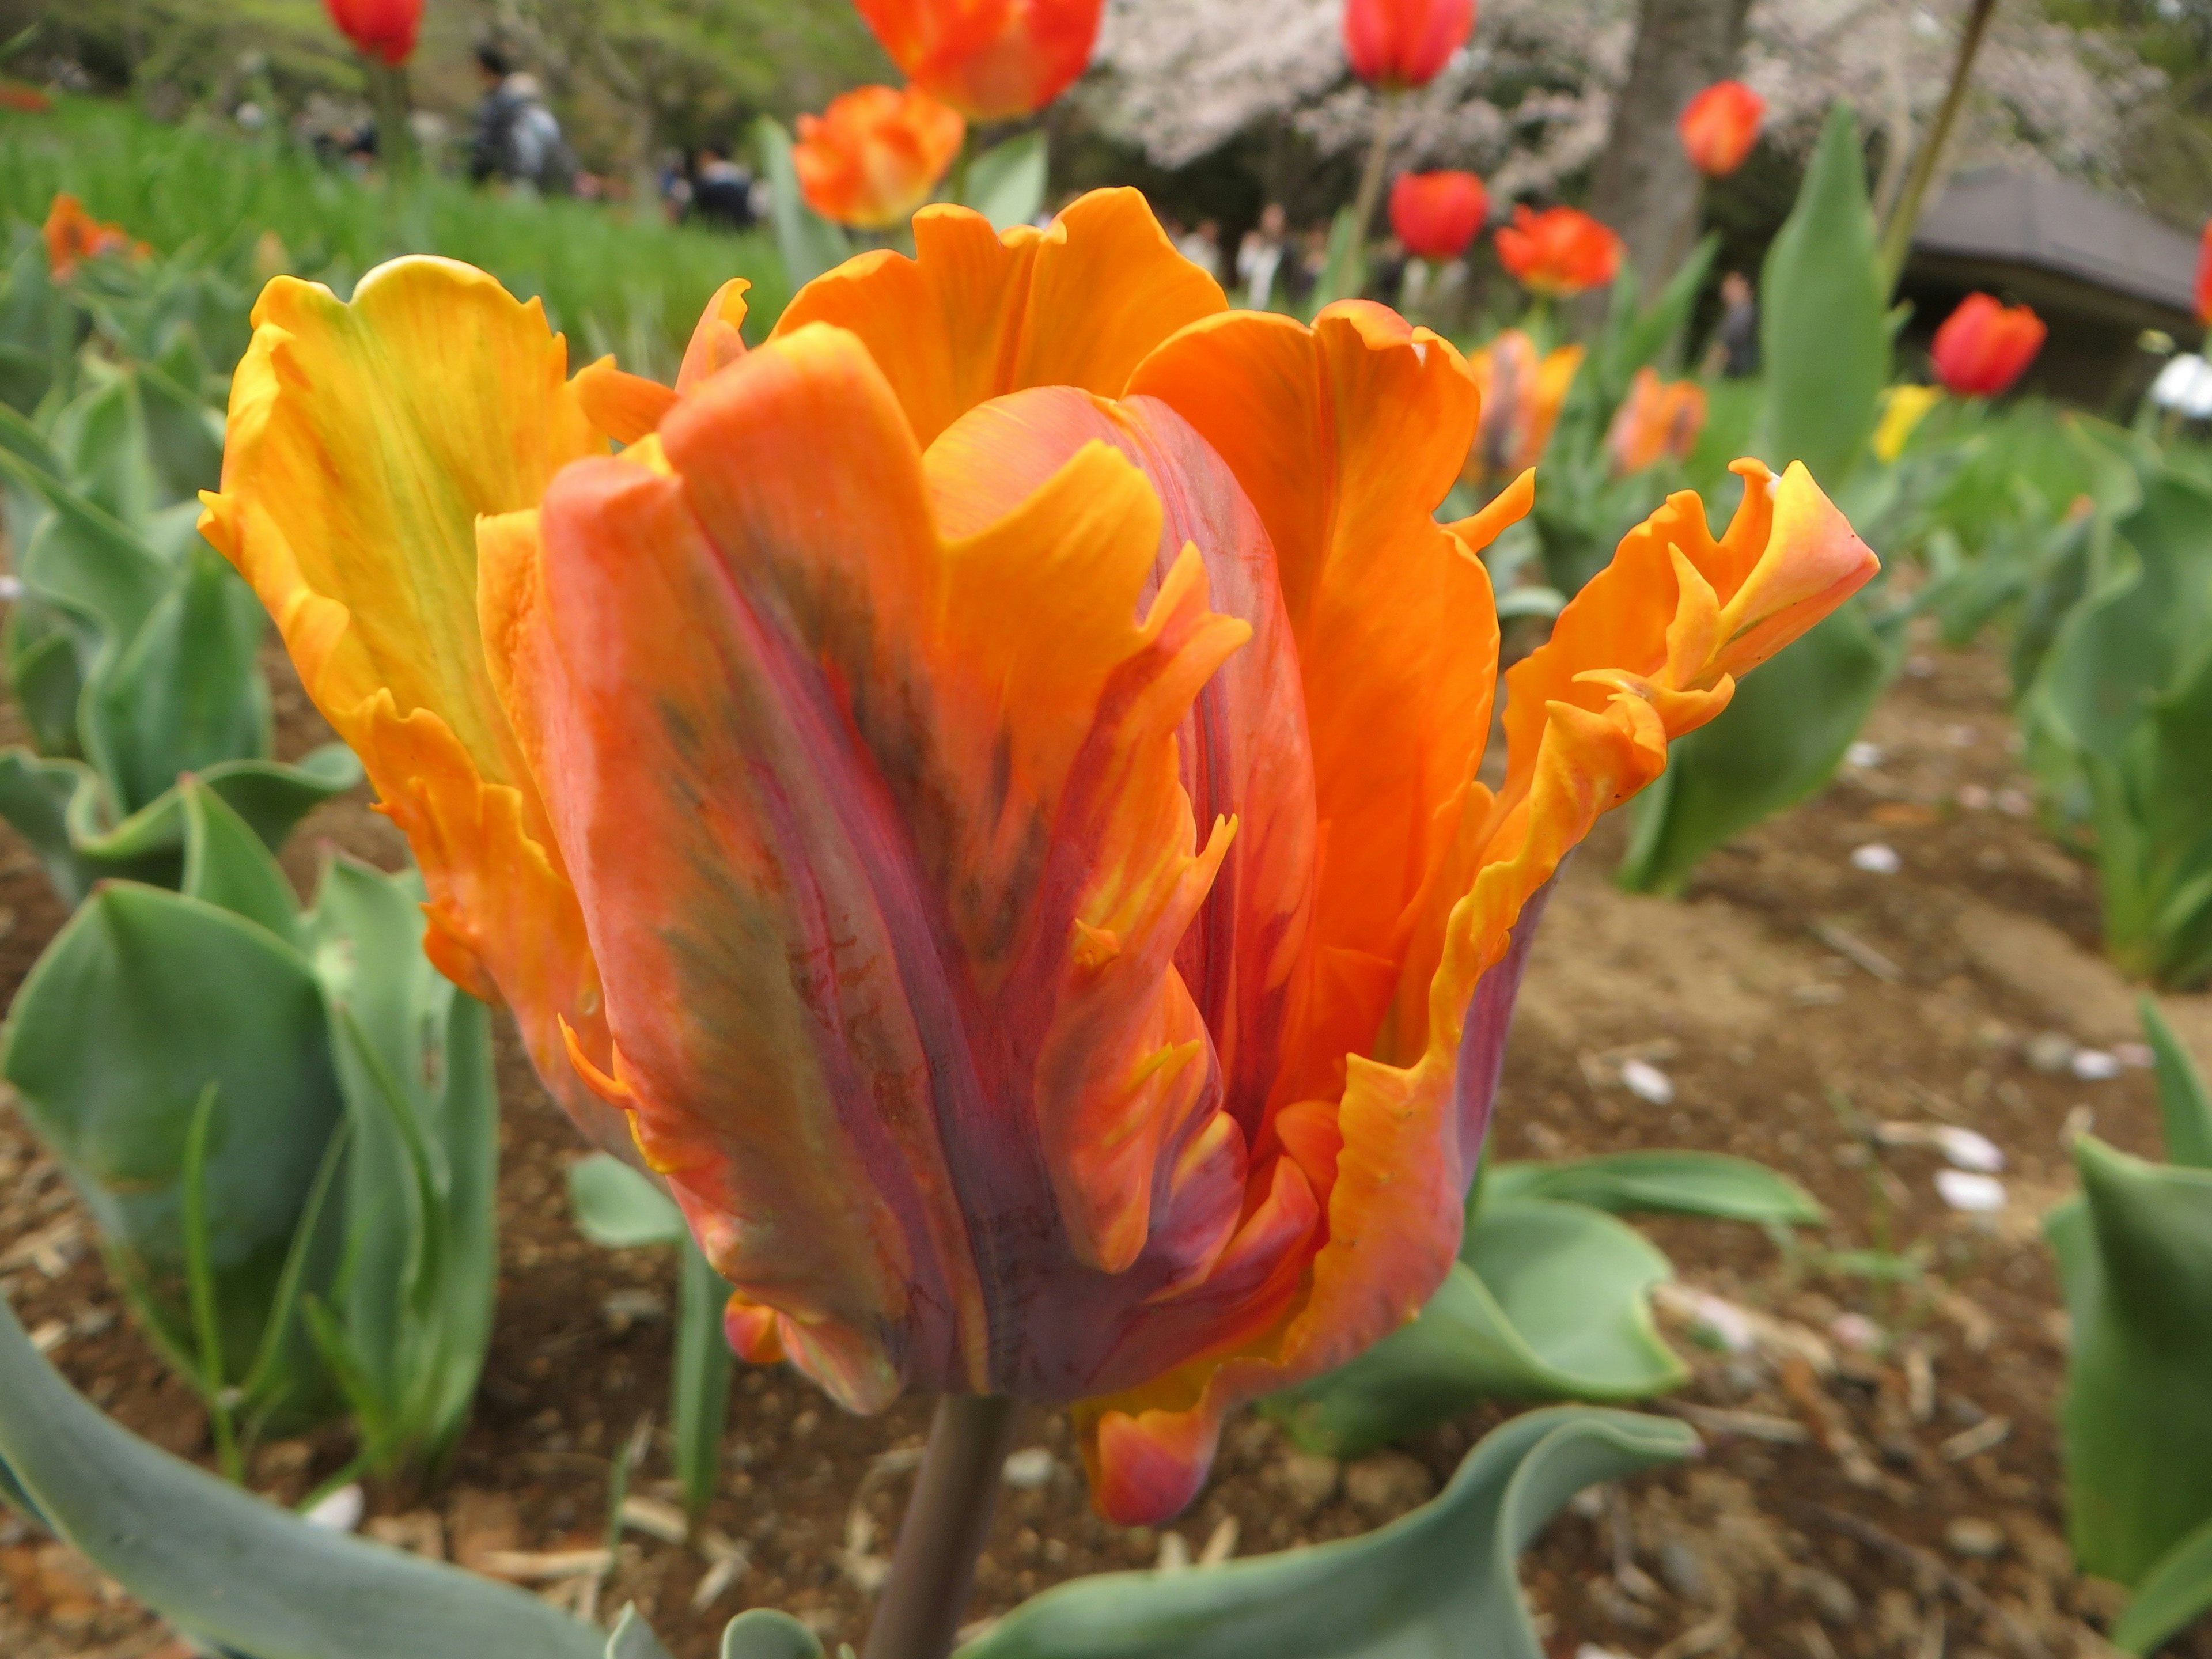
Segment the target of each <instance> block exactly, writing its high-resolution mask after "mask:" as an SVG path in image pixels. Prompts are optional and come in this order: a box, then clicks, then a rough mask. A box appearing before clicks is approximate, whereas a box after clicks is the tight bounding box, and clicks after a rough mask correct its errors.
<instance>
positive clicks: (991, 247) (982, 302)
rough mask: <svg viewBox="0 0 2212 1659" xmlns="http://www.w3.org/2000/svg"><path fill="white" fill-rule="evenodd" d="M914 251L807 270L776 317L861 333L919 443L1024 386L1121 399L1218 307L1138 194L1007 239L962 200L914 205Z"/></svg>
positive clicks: (789, 329) (790, 327) (784, 329)
mask: <svg viewBox="0 0 2212 1659" xmlns="http://www.w3.org/2000/svg"><path fill="white" fill-rule="evenodd" d="M914 240H915V257H914V258H911V259H908V258H905V257H904V256H903V255H902V254H896V253H892V252H888V251H883V252H876V253H872V254H863V255H862V256H861V257H860V258H857V259H853V260H849V261H848V262H847V263H846V264H842V265H840V266H839V267H838V268H837V269H836V270H833V271H831V272H829V274H828V275H826V276H817V277H816V278H815V279H814V281H812V282H811V283H808V284H807V285H806V286H805V288H803V289H799V293H798V294H797V295H794V296H793V299H792V301H791V304H790V305H789V306H787V307H786V308H785V310H784V313H783V316H782V317H781V319H780V320H779V321H778V322H777V324H776V326H775V336H773V337H782V336H785V335H788V334H790V333H793V331H796V330H798V329H800V328H803V327H805V325H807V324H809V323H834V324H836V325H837V326H838V327H840V328H843V329H848V330H850V331H852V332H854V333H855V334H857V335H859V336H860V338H861V340H862V341H863V342H864V343H866V346H867V348H868V353H869V355H870V356H872V357H873V358H874V359H875V360H876V362H877V364H878V367H879V368H881V369H882V370H883V372H884V376H885V377H886V378H887V379H888V380H890V385H891V389H892V391H893V392H895V393H896V395H897V397H898V400H899V404H900V406H901V407H902V409H904V410H905V411H906V416H907V420H908V422H909V423H910V424H911V425H912V427H913V428H914V433H915V437H916V438H917V439H919V440H920V441H921V443H922V444H923V445H924V446H925V447H926V446H927V445H928V444H930V443H931V442H933V441H934V440H935V439H936V437H937V435H938V434H939V433H940V432H942V431H944V430H945V428H946V427H948V426H950V425H951V424H952V422H954V421H955V420H957V419H958V418H959V417H960V416H962V415H963V414H965V413H966V412H967V411H968V410H970V409H973V408H974V407H975V405H976V404H980V403H982V402H985V401H986V400H987V399H989V398H995V397H999V396H1000V395H1001V394H1003V393H1006V392H1018V391H1020V390H1021V389H1023V388H1024V387H1025V386H1075V387H1077V388H1079V389H1080V390H1083V391H1086V392H1098V393H1100V394H1101V395H1102V396H1105V397H1113V396H1115V395H1116V394H1118V393H1119V392H1121V389H1122V386H1123V385H1124V383H1125V382H1127V380H1128V378H1129V374H1130V371H1131V370H1132V369H1133V368H1135V367H1136V366H1137V364H1138V363H1139V362H1140V361H1142V359H1143V358H1144V356H1146V353H1148V352H1149V351H1151V350H1152V348H1153V347H1155V346H1157V345H1158V344H1159V343H1160V342H1161V341H1163V340H1164V339H1166V338H1167V337H1169V336H1170V335H1171V334H1173V333H1174V332H1175V331H1176V330H1177V329H1179V328H1181V327H1182V325H1184V324H1186V323H1188V322H1192V321H1194V320H1196V319H1199V318H1201V317H1208V316H1212V314H1214V313H1217V312H1220V311H1224V310H1225V309H1227V307H1228V301H1227V300H1225V298H1224V297H1223V295H1222V292H1221V285H1220V284H1219V283H1217V282H1215V281H1214V280H1213V278H1212V276H1208V275H1207V274H1206V272H1204V271H1202V270H1200V269H1199V268H1198V267H1197V266H1196V265H1194V264H1191V263H1190V261H1188V259H1186V258H1183V257H1182V255H1181V254H1180V253H1178V252H1176V250H1175V248H1174V246H1173V245H1172V244H1171V243H1170V242H1169V240H1168V239H1167V236H1166V234H1165V233H1164V232H1163V231H1162V230H1161V229H1160V227H1159V223H1158V221H1157V220H1155V219H1154V218H1153V217H1152V210H1151V209H1150V208H1149V207H1147V206H1146V204H1145V198H1144V197H1143V196H1142V195H1140V194H1139V192H1137V191H1133V190H1101V191H1091V193H1090V194H1089V195H1087V196H1085V197H1081V198H1080V199H1079V200H1078V201H1076V202H1075V203H1074V204H1073V205H1071V206H1070V207H1069V208H1067V209H1066V211H1064V212H1063V213H1061V214H1060V216H1059V217H1058V218H1057V219H1055V220H1054V222H1053V225H1052V228H1050V229H1049V230H1045V231H1038V230H1035V229H1032V228H1029V227H1027V226H1016V227H1015V228H1013V229H1012V230H1009V231H1007V232H1006V234H1005V235H1004V236H1000V235H997V234H994V232H993V231H992V229H991V225H990V222H989V221H988V220H987V219H985V218H984V217H983V216H981V214H977V213H973V212H970V211H969V210H967V209H965V208H957V207H944V206H939V207H929V208H924V209H923V210H921V212H920V213H917V214H916V215H915V219H914Z"/></svg>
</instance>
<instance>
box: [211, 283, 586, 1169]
mask: <svg viewBox="0 0 2212 1659" xmlns="http://www.w3.org/2000/svg"><path fill="white" fill-rule="evenodd" d="M253 329H254V331H253V340H252V344H251V345H250V346H249V347H248V348H247V349H246V356H245V358H244V359H243V360H242V361H241V362H240V364H239V366H238V370H237V373H236V374H235V376H234V379H233V380H232V383H231V399H230V419H229V428H228V438H227V441H226V443H225V447H224V451H223V467H222V489H221V490H220V491H217V492H214V493H210V494H206V495H203V496H202V500H203V501H204V502H205V504H206V511H205V512H204V513H203V514H202V516H201V520H200V530H201V532H202V533H203V534H204V535H205V536H206V538H208V540H209V541H210V543H212V544H214V545H215V546H216V548H217V549H218V550H221V551H222V554H223V555H224V556H225V557H227V558H228V559H229V560H230V562H232V563H233V564H234V565H235V566H237V567H238V569H239V572H240V574H242V575H243V576H245V578H246V580H247V581H248V582H250V583H252V586H253V589H254V591H255V592H257V593H258V594H259V595H260V597H261V601H262V603H263V604H264V605H266V606H268V608H269V613H270V616H272V617H275V618H276V626H277V628H278V629H279V630H280V631H281V632H282V634H283V637H284V644H285V647H286V649H287V650H289V652H290V653H291V655H292V660H293V662H294V663H295V665H297V666H298V668H299V671H300V678H301V684H303V685H304V686H305V687H306V688H307V695H308V696H309V697H311V698H312V699H313V702H314V704H315V707H316V708H319V709H320V710H321V711H322V714H323V717H324V718H325V720H329V721H330V723H331V726H333V727H334V728H335V729H336V730H337V733H338V735H339V736H340V737H342V738H344V739H345V740H346V742H347V743H348V744H350V745H351V746H352V748H353V750H354V751H355V752H356V754H358V755H359V756H360V757H361V759H362V765H363V766H364V767H365V768H366V769H368V775H369V778H370V781H372V782H374V785H375V786H376V790H377V793H378V794H379V795H380V796H381V797H382V809H383V811H385V812H386V813H387V814H388V815H389V816H390V817H391V818H392V821H393V823H396V824H398V827H399V828H400V829H401V830H402V831H403V832H404V834H405V835H406V836H407V839H408V842H409V843H410V846H411V847H412V848H414V851H415V856H416V861H417V863H419V864H420V865H421V866H422V878H423V882H424V884H425V886H426V888H427V889H428V894H429V902H428V903H427V904H426V905H425V906H424V907H423V908H424V910H425V913H426V915H427V916H428V931H427V933H426V936H425V939H424V949H425V950H426V951H428V953H429V956H430V957H431V960H432V961H433V962H435V963H436V964H437V965H438V967H439V969H441V971H443V972H444V973H446V974H447V975H448V976H449V977H451V978H452V979H453V981H455V982H456V983H458V984H459V985H461V986H462V987H464V988H465V989H467V990H469V991H470V992H471V993H473V994H476V995H477V996H479V997H483V998H486V999H490V998H492V997H494V996H495V995H497V996H502V997H504V998H505V999H506V1000H507V1001H508V1002H509V1003H510V1004H511V1005H512V1006H513V1008H514V1011H515V1014H516V1017H517V1018H518V1020H519V1021H520V1024H521V1026H522V1030H523V1035H524V1038H525V1040H526V1042H527V1043H528V1045H529V1048H530V1053H531V1057H532V1060H534V1061H535V1062H536V1064H537V1066H538V1073H539V1075H540V1076H541V1077H543V1078H544V1079H545V1080H546V1082H547V1085H548V1086H549V1087H550V1088H552V1089H553V1091H554V1092H555V1093H556V1095H558V1096H559V1097H561V1099H562V1103H563V1104H564V1105H566V1106H567V1107H568V1109H569V1111H570V1112H571V1114H572V1115H575V1116H576V1118H577V1120H578V1121H579V1122H580V1123H581V1124H582V1125H583V1127H585V1129H586V1132H587V1133H591V1134H592V1136H593V1138H594V1139H598V1140H599V1141H600V1142H601V1143H602V1144H605V1145H613V1146H623V1147H627V1146H628V1145H629V1132H628V1127H627V1125H626V1123H625V1122H624V1121H623V1119H622V1118H621V1116H620V1115H618V1114H616V1113H613V1112H611V1110H610V1109H608V1108H607V1107H606V1106H605V1105H604V1104H603V1103H600V1102H599V1099H598V1097H596V1096H594V1095H592V1093H591V1091H588V1090H587V1089H586V1088H584V1087H583V1086H582V1085H581V1084H580V1082H579V1081H578V1080H577V1079H576V1078H575V1076H574V1072H573V1071H572V1069H571V1068H570V1066H569V1064H568V1060H567V1058H566V1054H565V1050H564V1048H563V1046H562V1038H561V1035H560V1025H559V1023H560V1021H561V1019H562V1018H566V1019H567V1020H568V1024H570V1025H571V1026H573V1027H574V1028H575V1030H576V1031H577V1032H578V1034H579V1040H580V1042H581V1043H582V1045H583V1048H584V1050H585V1052H586V1054H593V1055H595V1056H600V1057H604V1056H605V1055H606V1053H607V1042H606V1027H605V1017H604V1014H603V1012H602V1009H601V999H600V995H599V974H598V970H597V969H596V968H595V967H594V965H593V963H592V956H591V951H590V948H589V946H588V945H586V942H585V938H584V931H583V922H582V919H581V916H580V913H579V912H578V910H577V907H576V898H575V894H574V890H572V888H571V887H570V885H569V883H568V877H567V875H566V873H565V872H563V871H562V867H561V863H560V856H559V854H558V852H557V851H556V849H555V848H554V846H553V842H552V839H551V837H550V835H549V834H548V833H547V829H546V825H545V814H544V805H543V804H542V803H541V802H540V800H539V799H538V791H537V787H536V785H535V784H534V783H533V782H532V779H531V775H530V772H529V769H528V768H527V766H526V764H525V763H524V759H523V756H522V753H521V750H520V747H519V746H518V744H517V743H516V741H515V737H514V733H513V730H512V729H511V727H510V726H508V724H507V716H506V714H505V712H504V710H503V709H502V708H501V704H500V701H499V698H498V696H496V694H495V690H494V689H493V686H492V684H491V680H490V678H489V675H488V673H487V671H486V669H485V664H484V653H483V641H482V635H481V633H480V630H479V627H478V623H477V521H478V520H479V519H480V518H488V517H491V516H493V515H497V514H501V513H513V512H516V511H518V510H520V509H523V508H526V507H535V506H536V505H537V503H538V498H539V496H540V495H543V494H544V489H545V486H546V484H547V483H548V482H550V479H551V478H552V477H553V474H554V473H555V472H556V471H558V470H559V469H560V468H561V467H562V466H563V465H566V464H567V463H568V462H569V461H572V460H574V459H579V458H580V457H582V456H586V455H592V454H603V453H605V451H606V448H607V436H606V435H605V433H604V432H603V431H601V430H600V429H599V428H597V427H595V426H594V425H593V424H592V422H591V421H590V420H589V419H588V418H587V417H586V414H585V412H584V408H583V404H582V402H581V401H580V398H579V397H578V396H577V393H576V392H575V390H574V386H572V384H571V383H570V382H569V381H568V379H567V378H566V377H567V369H568V354H567V348H566V346H565V344H564V343H563V342H562V339H561V338H560V337H559V336H557V335H555V334H553V333H552V332H551V331H550V330H549V329H548V328H547V326H546V323H545V315H544V308H543V307H540V306H539V305H538V302H537V301H535V300H532V301H530V302H528V303H527V304H523V303H520V302H518V301H515V300H514V299H513V298H512V297H511V296H510V295H507V292H506V291H505V290H504V289H501V287H500V286H499V284H498V283H496V282H495V281H494V280H493V279H492V278H491V277H489V276H486V275H484V274H483V272H482V271H479V270H473V269H471V267H469V266H466V265H462V264H455V263H453V262H452V261H450V260H445V259H432V258H406V259H400V260H396V261H394V262H392V264H386V265H382V266H380V267H379V268H378V269H377V270H374V271H371V272H370V273H369V274H368V276H365V277H364V278H362V282H361V284H360V286H359V287H358V288H357V289H356V291H355V295H354V298H353V301H352V302H351V303H350V304H342V303H341V302H340V301H338V300H337V297H336V296H335V295H332V294H331V291H330V290H329V289H326V288H324V287H322V286H321V285H320V284H319V283H302V282H298V281H295V280H294V279H293V278H291V277H288V276H280V277H278V278H277V279H276V281H275V282H273V283H270V285H269V286H268V288H267V289H264V291H263V293H262V296H261V299H260V301H259V303H258V304H257V305H256V306H255V307H254V311H253Z"/></svg>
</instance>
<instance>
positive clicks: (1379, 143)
mask: <svg viewBox="0 0 2212 1659" xmlns="http://www.w3.org/2000/svg"><path fill="white" fill-rule="evenodd" d="M1397 131H1398V94H1397V93H1396V92H1395V91H1388V92H1385V93H1384V94H1383V102H1382V105H1381V106H1380V107H1378V108H1377V109H1376V112H1375V142H1374V143H1372V144H1371V145H1370V146H1369V147H1368V151H1367V165H1366V167H1364V168H1363V169H1362V170H1361V172H1360V174H1359V194H1358V195H1357V196H1355V197H1352V236H1353V240H1354V241H1355V243H1356V244H1357V246H1360V247H1362V248H1364V247H1365V246H1366V245H1367V239H1368V237H1369V235H1370V234H1371V233H1372V232H1373V230H1374V228H1375V204H1376V202H1377V201H1379V200H1380V199H1381V198H1382V195H1383V172H1384V171H1385V169H1387V168H1388V167H1389V164H1390V140H1391V139H1392V138H1393V137H1395V135H1396V133H1397Z"/></svg>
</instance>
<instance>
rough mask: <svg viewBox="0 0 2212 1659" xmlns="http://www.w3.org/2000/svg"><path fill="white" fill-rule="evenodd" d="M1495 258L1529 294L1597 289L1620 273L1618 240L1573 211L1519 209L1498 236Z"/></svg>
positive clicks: (1615, 236)
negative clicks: (1539, 211)
mask: <svg viewBox="0 0 2212 1659" xmlns="http://www.w3.org/2000/svg"><path fill="white" fill-rule="evenodd" d="M1498 262H1499V263H1500V264H1503V265H1504V267H1505V269H1506V270H1509V271H1510V272H1511V273H1512V275H1513V276H1514V278H1515V280H1516V281H1517V282H1519V283H1520V284H1521V286H1522V287H1523V288H1525V289H1528V291H1529V292H1530V293H1532V294H1542V295H1555V296H1563V295H1569V294H1579V293H1581V292H1582V291H1583V289H1588V288H1602V287H1604V286H1605V285H1606V284H1607V283H1610V282H1611V281H1612V280H1613V275H1614V273H1615V272H1616V271H1618V270H1620V237H1619V236H1617V235H1615V234H1613V231H1612V230H1611V229H1610V228H1607V227H1606V226H1604V225H1601V224H1600V223H1599V222H1597V221H1596V220H1595V219H1593V218H1591V217H1590V216H1589V214H1587V213H1584V212H1583V211H1582V210H1580V209H1579V208H1571V207H1555V208H1546V209H1545V210H1543V211H1542V212H1541V213H1538V212H1536V211H1534V210H1532V209H1530V208H1528V207H1527V206H1525V205H1523V206H1520V207H1516V208H1515V209H1514V210H1513V222H1512V223H1511V224H1510V225H1501V226H1500V227H1498Z"/></svg>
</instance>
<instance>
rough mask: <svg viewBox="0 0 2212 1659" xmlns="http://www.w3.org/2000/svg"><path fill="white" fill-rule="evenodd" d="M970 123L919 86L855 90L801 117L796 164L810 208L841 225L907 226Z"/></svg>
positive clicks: (794, 156) (793, 157) (956, 151)
mask: <svg viewBox="0 0 2212 1659" xmlns="http://www.w3.org/2000/svg"><path fill="white" fill-rule="evenodd" d="M967 131H968V124H967V123H966V122H965V121H963V120H962V119H961V118H960V112H959V111H957V110H955V109H948V108H947V107H945V106H944V105H943V104H940V103H939V102H938V101H937V100H936V99H934V98H933V97H931V96H930V95H929V94H927V93H926V92H924V91H922V90H921V88H918V87H908V88H906V89H905V90H903V91H901V90H899V89H898V88H895V87H857V88H854V90H852V91H851V92H848V93H846V94H843V95H842V97H838V98H834V99H832V100H830V103H829V108H828V109H826V110H824V111H823V112H822V113H821V114H820V115H819V116H813V115H802V116H800V117H799V143H798V144H797V145H796V146H795V147H794V148H793V150H792V152H791V164H792V166H793V168H794V169H795V170H796V171H797V172H798V174H799V191H800V192H801V193H802V194H803V195H804V196H805V197H806V205H807V206H809V207H811V208H812V209H813V210H815V211H816V212H817V213H818V214H820V215H821V216H823V218H825V219H835V220H836V222H838V223H839V224H841V225H859V226H861V227H863V228H867V229H881V228H883V227H884V226H886V225H896V224H901V223H903V222H905V219H906V217H907V216H908V214H910V213H912V212H913V211H914V210H915V209H916V208H918V207H920V206H921V204H923V203H924V202H926V201H927V200H928V199H929V192H930V191H932V190H933V189H934V188H936V185H937V181H938V180H939V179H942V178H943V177H944V176H945V168H947V167H951V165H952V158H953V157H954V156H956V155H958V154H959V153H960V141H961V140H962V139H963V137H966V136H967Z"/></svg>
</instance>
